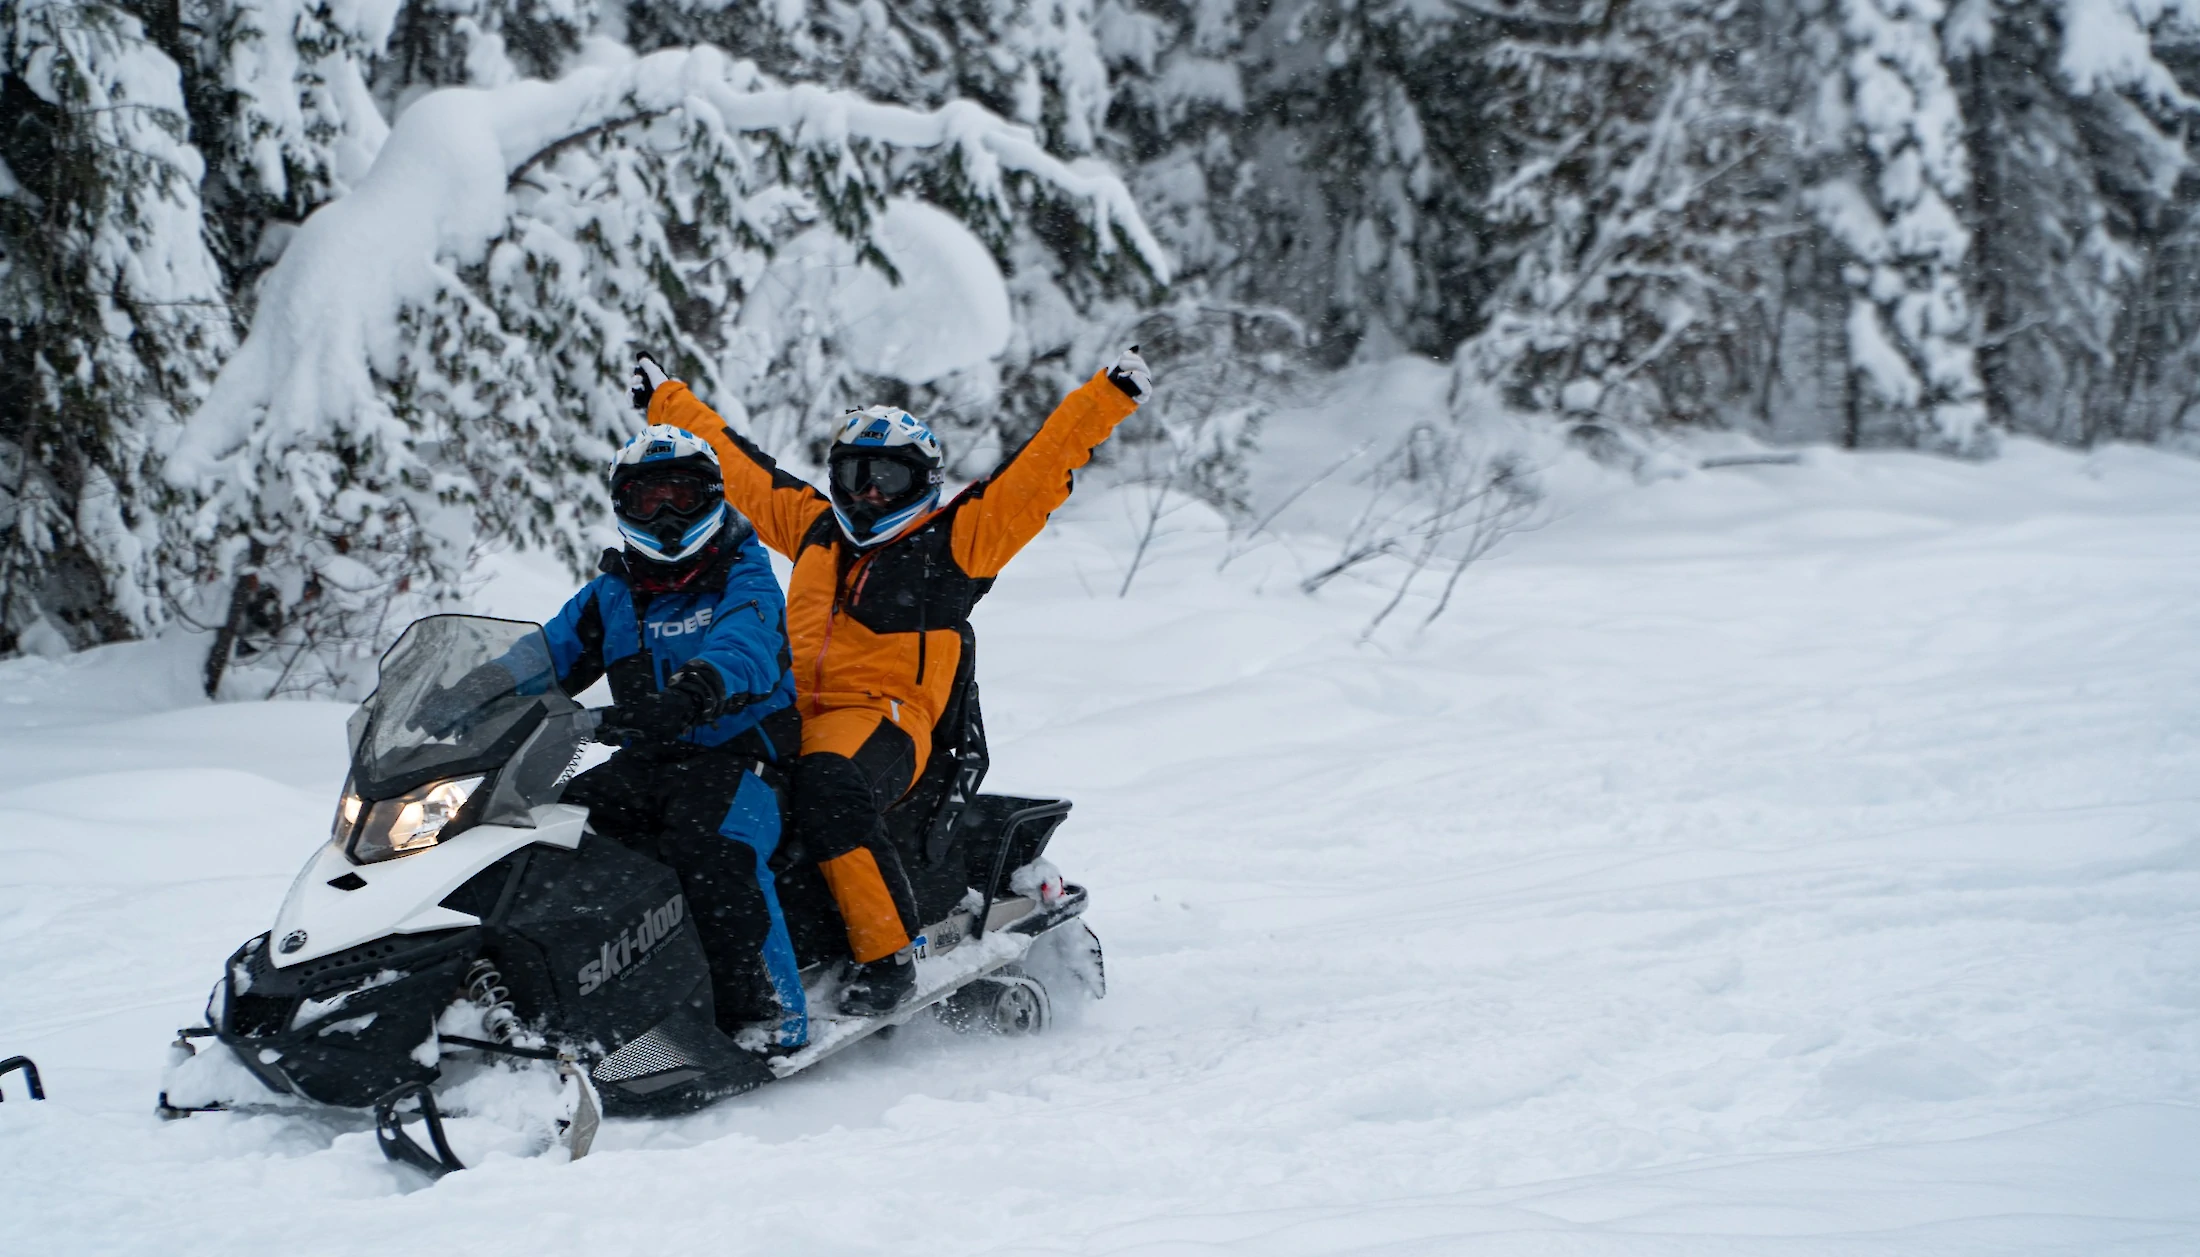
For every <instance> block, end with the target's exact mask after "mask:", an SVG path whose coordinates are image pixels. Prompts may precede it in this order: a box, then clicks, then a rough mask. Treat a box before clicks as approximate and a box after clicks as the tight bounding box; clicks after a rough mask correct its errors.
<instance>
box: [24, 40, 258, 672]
mask: <svg viewBox="0 0 2200 1257" xmlns="http://www.w3.org/2000/svg"><path fill="white" fill-rule="evenodd" d="M184 130H185V121H184V114H183V100H182V95H181V88H180V82H179V75H178V72H177V69H176V66H175V65H174V63H173V62H171V61H170V60H169V59H168V58H167V57H166V56H164V55H163V54H162V53H161V52H160V50H159V49H158V48H156V47H155V46H154V45H153V44H152V42H151V41H150V40H149V39H148V38H147V37H146V33H145V30H144V27H143V25H142V24H141V23H140V22H139V21H138V19H137V18H135V17H133V16H131V15H130V14H128V13H126V12H124V11H123V10H122V9H120V8H118V7H116V6H115V5H112V4H108V3H104V2H102V0H11V2H10V3H8V4H6V5H4V6H0V377H4V378H6V379H7V380H8V381H9V386H8V387H7V388H6V389H5V390H0V651H5V650H13V649H17V648H19V647H21V646H24V645H32V646H39V647H55V646H68V647H81V646H85V645H89V644H92V643H95V642H100V641H107V640H111V639H114V638H117V637H124V636H131V635H134V634H137V633H142V632H145V631H147V630H150V629H152V628H154V627H156V626H158V625H159V624H160V623H162V622H163V620H164V619H165V617H166V612H167V609H168V599H169V597H170V595H171V594H172V593H173V592H174V586H175V583H176V581H177V579H178V577H179V574H178V573H177V572H175V571H174V570H173V569H171V568H169V567H168V566H167V565H166V563H165V562H164V557H165V556H164V554H163V552H162V550H161V542H160V537H159V527H158V525H159V516H160V515H161V513H162V511H163V509H164V506H165V504H166V500H167V493H166V490H165V488H164V486H163V485H162V484H161V481H160V478H159V475H158V471H157V460H158V457H159V453H160V449H161V445H162V443H163V442H164V441H166V440H168V439H170V438H172V437H173V435H174V433H175V430H176V427H177V425H178V424H179V422H180V419H181V416H182V414H183V413H185V412H187V411H188V410H189V409H190V408H191V407H192V406H193V405H194V404H195V402H196V401H197V399H198V398H199V397H200V396H201V395H202V393H203V390H204V388H205V386H206V383H207V381H208V380H209V379H211V377H212V375H213V371H214V368H215V366H216V365H217V363H218V362H219V361H220V358H221V356H222V355H223V353H224V352H225V351H226V350H227V349H228V347H229V345H230V343H231V340H230V337H231V331H230V324H229V312H228V309H227V306H226V303H225V301H224V293H223V290H222V283H221V275H220V272H219V270H218V268H217V267H216V266H215V265H214V261H213V258H212V256H211V254H210V252H209V250H208V248H207V246H206V242H205V240H204V239H203V237H202V235H201V230H200V224H201V211H200V204H199V200H198V181H199V177H200V174H201V164H200V160H199V157H198V154H197V153H196V152H194V151H193V150H192V149H191V148H190V147H189V146H188V145H187V144H186V143H185V142H184V139H183V135H184Z"/></svg>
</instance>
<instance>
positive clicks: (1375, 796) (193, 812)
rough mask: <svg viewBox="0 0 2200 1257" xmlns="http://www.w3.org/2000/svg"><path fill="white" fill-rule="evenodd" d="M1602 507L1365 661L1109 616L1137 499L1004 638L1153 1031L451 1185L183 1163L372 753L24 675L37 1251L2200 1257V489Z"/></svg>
mask: <svg viewBox="0 0 2200 1257" xmlns="http://www.w3.org/2000/svg"><path fill="white" fill-rule="evenodd" d="M1587 479H1588V478H1587V477H1585V476H1576V477H1575V481H1576V482H1577V483H1576V484H1575V485H1574V487H1573V489H1571V490H1569V491H1568V492H1567V493H1565V494H1562V495H1561V497H1560V499H1559V500H1558V501H1557V503H1556V505H1554V507H1553V508H1552V510H1551V511H1550V512H1549V515H1548V520H1547V522H1546V524H1545V526H1544V527H1542V528H1541V529H1539V530H1537V531H1534V532H1531V533H1525V534H1522V535H1519V536H1517V537H1515V538H1513V539H1512V540H1511V541H1510V542H1508V543H1507V544H1506V545H1505V546H1504V547H1502V548H1501V549H1500V551H1499V552H1498V553H1497V555H1496V556H1494V557H1492V558H1491V559H1489V560H1488V561H1487V562H1485V563H1484V564H1483V565H1482V566H1480V567H1478V568H1477V569H1475V570H1474V572H1473V574H1472V575H1471V576H1470V577H1469V579H1468V582H1467V584H1466V585H1465V586H1464V588H1463V591H1462V594H1461V596H1460V598H1459V600H1458V602H1457V604H1456V605H1455V606H1454V608H1453V610H1452V611H1451V613H1450V614H1449V615H1448V616H1447V617H1446V618H1445V619H1443V620H1441V621H1439V622H1438V623H1437V624H1436V625H1435V626H1434V627H1433V628H1431V629H1429V630H1428V631H1427V632H1426V633H1423V634H1419V635H1415V634H1414V633H1412V632H1410V631H1407V630H1410V628H1411V625H1410V623H1409V622H1408V621H1407V620H1405V619H1404V618H1401V619H1400V620H1399V621H1397V627H1398V630H1399V631H1395V632H1392V631H1388V630H1386V632H1385V634H1383V635H1381V636H1379V637H1378V639H1377V641H1376V642H1375V643H1374V644H1371V645H1365V646H1361V645H1356V644H1355V639H1356V638H1357V636H1358V634H1359V630H1360V628H1361V626H1362V625H1363V624H1364V623H1365V622H1366V620H1367V618H1368V616H1369V615H1370V614H1371V613H1372V611H1373V609H1374V608H1375V607H1376V606H1378V605H1379V604H1380V601H1381V598H1382V593H1381V591H1380V590H1378V589H1376V588H1374V587H1372V586H1355V585H1351V584H1349V583H1343V582H1340V583H1338V584H1335V585H1332V586H1331V587H1329V588H1328V589H1327V590H1325V591H1324V592H1323V594H1322V596H1321V597H1320V598H1319V599H1308V598H1306V597H1304V596H1302V595H1300V594H1299V593H1298V592H1297V590H1296V588H1295V573H1296V572H1297V571H1298V570H1300V569H1299V566H1298V564H1299V563H1300V562H1305V561H1312V560H1313V559H1316V558H1319V557H1321V556H1320V554H1319V548H1318V546H1317V545H1315V543H1313V542H1311V541H1305V540H1303V539H1302V540H1300V541H1298V542H1295V543H1281V542H1279V543H1276V544H1272V545H1268V546H1265V547H1262V548H1259V549H1256V550H1254V551H1253V552H1252V553H1250V554H1248V555H1246V556H1245V557H1243V558H1241V559H1239V560H1238V561H1236V562H1235V563H1233V564H1231V565H1230V566H1229V567H1228V568H1227V569H1225V570H1223V571H1221V572H1220V573H1219V574H1218V573H1217V571H1216V561H1217V559H1218V558H1219V557H1220V555H1221V554H1222V552H1223V543H1222V540H1221V539H1220V538H1219V537H1218V536H1217V535H1215V534H1214V533H1213V532H1212V531H1208V530H1202V529H1201V528H1200V527H1198V526H1197V517H1196V516H1194V515H1192V514H1190V513H1185V514H1182V515H1180V516H1177V517H1175V519H1174V520H1173V521H1172V527H1171V531H1169V532H1168V534H1167V535H1166V536H1164V538H1163V540H1162V543H1161V552H1160V557H1159V559H1158V561H1157V562H1156V564H1155V565H1154V566H1153V567H1151V568H1150V569H1148V570H1147V571H1145V572H1143V573H1142V574H1141V575H1140V577H1139V579H1138V583H1137V585H1136V586H1135V588H1134V589H1133V591H1132V593H1131V596H1130V597H1129V598H1127V599H1123V600H1118V599H1116V598H1114V597H1113V596H1112V595H1113V591H1114V589H1115V587H1116V585H1117V584H1118V583H1119V581H1120V579H1121V567H1120V563H1121V559H1120V555H1121V553H1122V550H1123V542H1122V538H1123V537H1124V536H1125V534H1126V532H1127V529H1128V527H1129V525H1128V524H1127V523H1126V522H1125V519H1124V518H1123V507H1124V505H1125V502H1126V500H1127V499H1126V497H1125V496H1124V495H1104V494H1101V495H1091V496H1089V497H1086V496H1081V497H1080V499H1079V500H1078V501H1076V502H1074V503H1073V504H1072V506H1071V507H1070V508H1069V509H1068V510H1066V511H1065V512H1064V513H1063V516H1062V518H1061V519H1060V520H1059V521H1058V526H1057V527H1056V528H1054V529H1053V530H1051V531H1050V532H1049V534H1047V536H1046V537H1044V538H1043V539H1042V540H1041V541H1040V542H1039V543H1038V544H1037V545H1036V546H1035V547H1034V549H1033V550H1032V551H1031V552H1030V553H1028V554H1027V555H1026V556H1025V557H1024V558H1023V559H1021V560H1020V561H1019V562H1018V564H1017V566H1016V567H1014V568H1012V569H1011V571H1010V574H1009V575H1008V576H1007V577H1006V578H1005V579H1004V580H1003V581H1002V582H1001V584H1000V586H999V588H998V589H997V591H996V592H995V594H994V595H993V597H992V599H991V601H989V602H988V603H987V604H986V605H985V607H984V608H983V611H982V613H981V620H980V626H979V627H980V631H981V634H982V638H983V655H982V658H983V660H984V664H983V669H984V671H983V675H984V678H985V684H986V700H987V711H988V715H989V717H990V721H991V730H992V736H993V740H994V750H995V760H996V763H997V768H996V770H995V776H994V779H993V783H992V784H993V785H994V786H995V787H996V788H999V789H1005V790H1011V791H1016V792H1042V791H1043V792H1060V793H1063V794H1066V795H1068V796H1070V797H1073V798H1074V799H1076V800H1077V814H1076V815H1075V816H1074V817H1073V818H1072V819H1071V821H1070V823H1069V825H1068V826H1067V827H1066V828H1065V829H1064V830H1063V832H1062V834H1061V836H1060V838H1059V839H1058V840H1057V846H1056V849H1055V852H1054V855H1055V856H1056V858H1057V860H1058V861H1059V862H1060V863H1061V864H1062V865H1063V866H1064V867H1065V868H1066V869H1067V870H1068V871H1069V872H1070V873H1071V876H1072V877H1073V878H1076V879H1077V880H1080V881H1083V882H1085V883H1087V884H1088V885H1089V886H1090V887H1091V888H1092V890H1093V894H1094V902H1095V907H1094V910H1093V913H1092V916H1091V918H1090V919H1091V921H1092V923H1093V924H1094V926H1095V927H1096V929H1097V930H1098V931H1099V932H1100V934H1101V936H1102V938H1103V939H1104V940H1105V942H1106V943H1107V946H1108V963H1109V974H1110V978H1111V983H1112V987H1113V993H1112V995H1111V996H1110V998H1109V999H1108V1000H1107V1001H1106V1002H1105V1003H1102V1004H1098V1005H1094V1006H1092V1007H1091V1008H1090V1009H1089V1010H1087V1011H1086V1012H1085V1014H1084V1016H1083V1017H1082V1019H1081V1020H1079V1021H1078V1022H1077V1023H1076V1024H1073V1025H1068V1026H1065V1027H1062V1028H1060V1029H1059V1030H1058V1031H1057V1032H1056V1033H1055V1034H1053V1035H1052V1036H1050V1037H1048V1038H1045V1039H1040V1040H1024V1041H992V1040H973V1039H957V1038H953V1037H952V1036H949V1035H948V1034H946V1033H945V1032H944V1031H940V1030H936V1029H933V1028H919V1029H920V1031H921V1032H912V1033H908V1034H904V1035H902V1036H900V1037H898V1038H896V1039H895V1040H893V1041H891V1042H887V1043H876V1044H871V1045H867V1046H866V1047H865V1048H864V1049H862V1050H860V1051H857V1052H855V1053H852V1054H851V1055H850V1056H848V1057H846V1058H843V1059H841V1060H838V1061H836V1062H834V1063H832V1064H830V1065H828V1066H827V1067H825V1068H822V1069H820V1070H819V1071H818V1072H817V1073H815V1074H814V1075H810V1076H805V1077H803V1078H801V1079H798V1080H796V1081H794V1082H791V1083H788V1084H784V1085H781V1086H778V1087H775V1088H770V1089H767V1090H766V1091H764V1092H761V1093H758V1094H756V1095H754V1096H751V1097H747V1098H744V1099H740V1100H737V1101H734V1102H731V1103H728V1104H725V1105H722V1106H720V1107H719V1108H718V1109H716V1110H713V1111H710V1112H707V1113H704V1114H701V1115H698V1116H695V1117H692V1118H688V1119H684V1120H680V1121H670V1122H661V1123H653V1124H644V1123H612V1124H610V1125H609V1126H608V1127H607V1128H606V1130H605V1132H604V1134H603V1136H602V1138H601V1139H600V1140H599V1141H598V1144H597V1151H596V1153H595V1155H593V1156H591V1157H590V1158H588V1159H587V1160H585V1161H582V1162H579V1163H577V1164H572V1165H566V1164H558V1163H555V1161H554V1159H551V1158H545V1159H537V1160H526V1159H519V1158H513V1157H506V1156H498V1155H492V1156H489V1157H486V1158H484V1159H483V1163H482V1164H481V1165H480V1166H479V1167H478V1168H476V1169H474V1170H471V1171H469V1172H468V1173H465V1174H462V1175H457V1176H454V1177H452V1178H450V1179H447V1180H445V1181H443V1182H441V1183H439V1184H436V1185H435V1186H433V1187H430V1188H426V1189H424V1190H423V1189H418V1184H417V1183H415V1182H412V1181H410V1180H409V1179H407V1178H406V1177H404V1176H402V1175H401V1174H400V1172H398V1171H396V1170H393V1169H392V1168H390V1167H388V1166H387V1165H385V1164H384V1163H383V1161H382V1160H381V1158H380V1156H379V1155H378V1153H377V1152H376V1151H375V1148H374V1145H373V1141H372V1138H371V1136H370V1135H369V1134H368V1133H366V1132H365V1131H363V1130H361V1129H357V1128H340V1127H333V1126H324V1125H319V1124H314V1123H311V1122H307V1121H303V1120H298V1119H288V1120H283V1119H276V1118H268V1117H255V1118H246V1117H236V1116H227V1115H214V1116H201V1117H196V1118H193V1119H191V1120H188V1121H182V1122H174V1123H162V1122H159V1121H157V1120H156V1119H155V1118H154V1116H153V1114H152V1111H151V1104H152V1097H153V1092H154V1090H155V1086H156V1080H157V1078H158V1074H159V1069H160V1065H161V1061H162V1059H163V1050H164V1046H165V1044H166V1042H167V1039H168V1037H169V1032H170V1031H171V1030H172V1029H173V1028H174V1027H176V1026H178V1025H183V1024H189V1023H192V1022H195V1021H196V1020H197V1017H198V1011H199V1007H200V1004H201V1001H202V1000H203V998H204V995H205V991H206V988H207V986H208V985H209V984H210V983H211V982H212V981H213V979H214V978H215V977H216V976H217V971H218V968H219V965H220V961H221V958H222V957H223V956H224V955H226V954H227V952H228V950H229V949H230V948H231V947H233V946H234V945H235V944H236V943H238V942H239V941H241V940H242V939H244V938H245V937H247V936H249V935H250V934H252V933H255V932H257V931H258V930H261V929H264V928H266V925H267V923H268V921H269V920H270V918H271V916H272V914H273V910H274V907H275V904H276V901H277V900H278V898H279V897H280V895H281V893H282V891H283V888H284V887H285V886H286V885H287V883H288V881H289V879H290V877H291V875H292V874H293V872H294V871H295V869H296V866H297V865H298V864H299V863H300V862H301V861H302V860H303V859H304V857H305V856H306V854H307V853H308V851H309V850H311V849H312V848H313V847H314V846H315V845H316V844H318V843H319V842H320V841H321V839H322V837H323V835H325V833H326V830H327V821H328V815H329V810H330V807H331V802H332V799H333V796H334V793H335V790H336V787H337V785H338V782H339V780H340V778H341V776H342V772H343V743H342V737H341V725H342V721H343V718H344V716H345V714H346V711H345V709H344V708H343V707H341V706H338V705H334V704H314V703H278V704H268V705H250V704H239V705H231V706H224V707H208V706H205V705H203V704H199V703H196V702H194V701H192V699H191V697H190V695H191V675H190V669H191V662H192V661H191V660H190V659H189V658H187V657H185V656H183V655H182V654H180V653H177V652H174V651H169V650H166V649H164V648H158V647H147V648H126V649H116V650H107V651H102V652H94V653H93V654H90V655H87V656H82V657H78V658H75V659H71V660H68V661H64V662H49V661H42V660H25V661H19V662H15V663H11V664H7V665H4V666H0V962H4V963H0V971H4V979H0V1055H4V1054H7V1053H11V1052H27V1053H30V1054H31V1055H33V1056H35V1057H36V1058H37V1059H38V1061H39V1063H40V1064H41V1065H42V1066H43V1067H44V1069H45V1073H46V1079H47V1086H48V1089H49V1091H50V1093H51V1096H52V1098H51V1099H49V1100H48V1101H47V1102H46V1103H44V1104H42V1105H33V1104H26V1103H21V1102H20V1101H21V1099H22V1090H21V1085H20V1082H19V1081H18V1080H10V1081H9V1082H8V1083H7V1084H6V1086H7V1096H8V1099H7V1102H6V1104H5V1105H4V1106H0V1220H4V1221H0V1250H4V1251H7V1252H9V1253H24V1254H31V1253H57V1254H58V1253H71V1254H74V1253H90V1252H116V1253H123V1252H128V1253H140V1252H142V1253H156V1252H157V1253H161V1254H166V1255H179V1254H201V1253H204V1254H225V1255H228V1254H261V1253H267V1254H274V1253H284V1254H295V1253H312V1254H323V1253H330V1254H334V1253H360V1254H369V1253H371V1254H378V1255H379V1254H388V1253H392V1252H453V1253H459V1252H465V1253H498V1254H502V1253H514V1254H517V1253H528V1254H557V1253H591V1254H602V1253H636V1252H663V1253H701V1252H712V1253H718V1252H739V1253H747V1252H756V1253H805V1254H809V1253H880V1252H904V1253H905V1252H932V1251H952V1252H956V1253H961V1254H970V1255H973V1257H977V1255H983V1254H1007V1253H1034V1254H1036V1253H1047V1254H1080V1255H1098V1254H1131V1253H1136V1254H1141V1255H1144V1257H1161V1255H1163V1254H1167V1255H1170V1257H1178V1255H1183V1257H1190V1255H1192V1254H1217V1255H1220V1254H1247V1255H1252V1254H1259V1255H1260V1257H1298V1255H1306V1257H1313V1255H1315V1254H1337V1253H1361V1252H1375V1251H1380V1252H1383V1253H1392V1254H1437V1253H1447V1254H1448V1253H1467V1252H1472V1253H1535V1254H1577V1253H1579V1254H1637V1253H1657V1254H1667V1253H1672V1254H1683V1253H1685V1254H1702V1253H1777V1254H1820V1253H1873V1254H1878V1253H1889V1252H1899V1253H1921V1252H1931V1253H2003V1252H2018V1251H2023V1252H2058V1251H2059V1252H2071V1253H2088V1254H2092V1253H2109V1252H2113V1253H2165V1254H2167V1253H2178V1254H2190V1253H2193V1252H2195V1251H2200V565H2196V562H2195V558H2196V556H2200V464H2195V463H2193V462H2189V461H2180V460H2176V459H2172V458H2167V457H2163V456H2159V455H2154V454H2147V453H2141V452H2136V451H2129V450H2118V449H2111V450H2106V451H2103V452H2100V453H2097V454H2094V455H2090V456H2078V455H2071V454H2067V453H2059V452H2050V451H2047V450H2043V449H2040V448H2037V447H2033V446H2029V445H2024V444H2017V445H2014V446H2012V447H2011V448H2010V449H2009V450H2008V451H2007V453H2006V456H2005V457H2004V458H2002V459H2001V460H1999V461H1997V462H1995V463H1992V464H1988V465H1984V466H1967V465H1958V464H1952V463H1946V462H1939V461H1934V460H1930V459H1925V458H1919V457H1910V456H1902V455H1885V454H1883V455H1872V456H1843V455H1838V454H1833V453H1827V452H1814V453H1812V454H1811V455H1810V456H1809V457H1808V459H1807V461H1806V462H1805V463H1804V464H1803V465H1801V466H1797V467H1752V468H1738V469H1730V470H1721V471H1714V472H1699V473H1695V474H1692V475H1687V476H1683V477H1681V478H1678V479H1674V480H1669V481H1665V482H1660V483H1656V484H1653V485H1650V486H1648V487H1642V488H1637V487H1634V486H1632V485H1622V484H1620V483H1617V482H1616V481H1615V482H1612V483H1607V484H1604V485H1602V486H1601V487H1597V488H1595V490H1594V491H1590V489H1588V488H1584V487H1583V485H1584V484H1585V483H1587ZM1294 546H1295V547H1296V548H1297V551H1298V552H1297V553H1296V554H1294V552H1293V550H1294ZM501 570H502V571H503V572H504V573H505V574H504V576H503V577H501V578H500V579H499V580H498V581H497V582H496V583H495V584H493V585H492V586H491V588H490V589H489V590H487V591H486V592H485V594H484V598H485V602H486V603H487V604H488V605H492V606H495V607H496V608H497V609H499V610H503V611H506V612H517V613H529V612H532V613H538V614H539V613H540V612H541V611H542V610H544V609H545V603H546V601H547V600H554V599H555V597H556V596H557V593H558V592H559V591H558V589H557V582H556V581H554V580H550V579H545V578H544V577H543V576H542V575H541V574H540V573H539V572H531V571H530V570H529V569H528V568H527V567H526V565H525V564H523V563H514V562H507V563H505V564H503V565H502V568H501ZM460 1151H461V1154H462V1155H463V1154H464V1153H465V1151H466V1150H465V1149H464V1148H461V1149H460Z"/></svg>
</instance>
